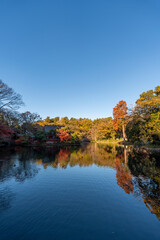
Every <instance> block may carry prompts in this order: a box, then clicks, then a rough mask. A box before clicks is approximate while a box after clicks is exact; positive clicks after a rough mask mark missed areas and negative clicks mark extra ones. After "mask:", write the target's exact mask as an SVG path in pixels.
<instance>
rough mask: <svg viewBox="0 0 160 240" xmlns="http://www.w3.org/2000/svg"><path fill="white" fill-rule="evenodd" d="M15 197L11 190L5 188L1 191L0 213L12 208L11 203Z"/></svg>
mask: <svg viewBox="0 0 160 240" xmlns="http://www.w3.org/2000/svg"><path fill="white" fill-rule="evenodd" d="M14 197H15V195H14V194H13V193H12V191H11V189H10V188H8V187H5V188H3V189H0V213H1V212H2V211H4V210H7V209H8V208H10V207H11V201H12V200H13V199H14Z"/></svg>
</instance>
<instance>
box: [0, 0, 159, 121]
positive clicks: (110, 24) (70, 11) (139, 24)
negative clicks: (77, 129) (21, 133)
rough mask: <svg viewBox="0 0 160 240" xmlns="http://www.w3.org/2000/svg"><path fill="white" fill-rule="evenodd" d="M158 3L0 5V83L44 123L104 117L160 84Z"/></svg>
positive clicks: (48, 0)
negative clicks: (121, 102)
mask: <svg viewBox="0 0 160 240" xmlns="http://www.w3.org/2000/svg"><path fill="white" fill-rule="evenodd" d="M159 13H160V1H159V0H96V1H95V0H55V1H54V0H23V1H21V0H14V1H13V0H10V1H9V0H0V79H2V80H3V81H4V82H6V83H7V84H8V85H9V86H11V87H13V88H14V89H15V90H16V91H17V92H18V93H20V94H22V96H23V100H24V102H25V104H26V105H25V107H23V108H21V111H26V110H29V111H31V112H37V113H39V114H40V115H41V116H42V117H43V118H44V117H46V116H50V117H55V116H60V117H63V116H68V117H88V118H92V119H94V118H97V117H108V116H111V115H112V109H113V107H114V106H115V105H116V104H117V103H118V101H119V100H125V101H127V103H128V105H129V106H130V105H131V104H134V103H135V101H136V99H137V98H138V96H139V94H140V93H142V92H143V91H146V90H148V89H153V88H154V87H155V86H157V85H160V14H159Z"/></svg>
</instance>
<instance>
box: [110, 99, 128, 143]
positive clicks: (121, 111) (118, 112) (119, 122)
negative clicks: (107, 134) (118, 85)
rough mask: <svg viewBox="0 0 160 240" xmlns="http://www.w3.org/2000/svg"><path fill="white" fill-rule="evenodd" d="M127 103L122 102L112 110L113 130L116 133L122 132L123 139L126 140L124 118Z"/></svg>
mask: <svg viewBox="0 0 160 240" xmlns="http://www.w3.org/2000/svg"><path fill="white" fill-rule="evenodd" d="M127 109H128V108H127V103H126V102H125V101H123V100H121V101H119V103H118V104H117V105H116V106H115V107H114V108H113V128H114V130H116V131H118V130H119V131H121V130H122V132H123V138H124V139H125V138H126V134H125V117H126V115H127Z"/></svg>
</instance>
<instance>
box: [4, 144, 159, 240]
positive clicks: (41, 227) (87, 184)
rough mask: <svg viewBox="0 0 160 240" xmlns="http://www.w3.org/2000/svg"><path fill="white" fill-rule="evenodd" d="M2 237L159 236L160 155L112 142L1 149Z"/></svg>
mask: <svg viewBox="0 0 160 240" xmlns="http://www.w3.org/2000/svg"><path fill="white" fill-rule="evenodd" d="M0 239H1V240H18V239H21V240H28V239H34V240H41V239H45V240H48V239H56V240H59V239H60V240H63V239H64V240H67V239H70V240H72V239H74V240H76V239H77V240H79V239H87V240H90V239H91V240H94V239H100V240H103V239H123V240H125V239H134V240H135V239H136V240H138V239H140V240H143V239H144V240H147V239H148V240H151V239H152V240H153V239H157V240H159V239H160V154H159V153H158V152H157V153H156V152H155V153H151V152H146V151H143V152H142V151H137V150H133V149H132V150H131V149H128V148H127V149H126V148H123V147H118V146H114V145H101V144H89V145H84V146H81V147H63V148H58V147H57V148H56V147H55V148H45V149H41V148H18V147H16V148H11V149H9V148H8V149H3V150H2V149H1V151H0Z"/></svg>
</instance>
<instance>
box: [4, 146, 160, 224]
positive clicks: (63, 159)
mask: <svg viewBox="0 0 160 240" xmlns="http://www.w3.org/2000/svg"><path fill="white" fill-rule="evenodd" d="M77 165H78V166H80V167H87V166H92V165H96V166H99V167H109V168H112V169H115V171H116V180H117V184H118V186H119V187H121V188H122V189H123V190H124V191H125V193H126V194H132V195H133V196H134V197H136V198H137V199H141V200H143V201H144V203H145V205H146V207H147V208H148V209H149V210H150V212H151V213H153V214H155V215H156V216H157V218H158V219H159V220H160V156H159V153H151V152H146V151H145V152H142V151H137V150H135V149H126V148H123V147H118V146H115V145H103V144H89V145H84V146H81V147H69V146H68V147H63V148H60V147H58V148H57V147H55V148H45V149H42V148H14V149H6V150H3V151H1V152H0V183H1V184H2V183H3V182H5V181H7V180H8V179H14V180H15V181H18V182H24V181H25V180H27V179H30V178H33V177H35V176H36V175H37V174H38V172H39V171H40V168H41V167H43V168H44V169H47V168H48V167H52V168H63V169H65V168H67V167H74V166H77ZM13 198H14V194H13V193H12V192H11V191H10V189H9V188H5V189H3V191H1V193H0V210H2V209H7V208H9V207H10V205H11V201H12V199H13Z"/></svg>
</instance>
